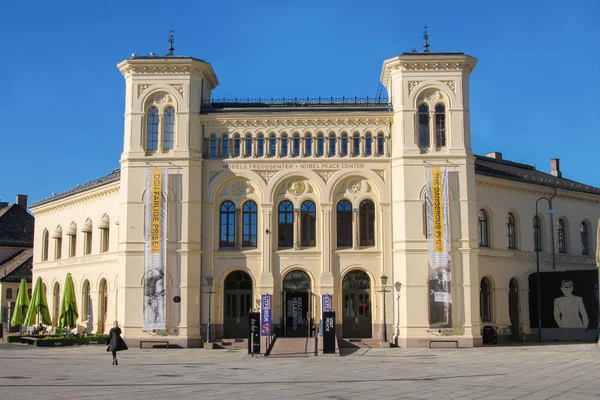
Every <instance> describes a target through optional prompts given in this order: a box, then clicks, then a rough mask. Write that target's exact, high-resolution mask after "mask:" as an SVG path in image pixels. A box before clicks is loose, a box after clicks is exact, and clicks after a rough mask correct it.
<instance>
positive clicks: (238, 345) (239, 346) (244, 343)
mask: <svg viewBox="0 0 600 400" xmlns="http://www.w3.org/2000/svg"><path fill="white" fill-rule="evenodd" d="M215 344H216V345H217V346H219V347H221V348H223V349H226V350H245V349H248V339H221V340H218V341H216V342H215Z"/></svg>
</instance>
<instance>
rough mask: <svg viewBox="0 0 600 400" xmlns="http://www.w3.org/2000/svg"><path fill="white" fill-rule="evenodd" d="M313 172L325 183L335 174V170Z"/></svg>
mask: <svg viewBox="0 0 600 400" xmlns="http://www.w3.org/2000/svg"><path fill="white" fill-rule="evenodd" d="M315 172H316V174H317V175H319V176H320V177H321V178H322V179H323V180H324V181H325V183H327V182H328V181H329V179H330V178H331V176H332V175H333V174H335V173H336V171H335V170H331V169H317V170H315Z"/></svg>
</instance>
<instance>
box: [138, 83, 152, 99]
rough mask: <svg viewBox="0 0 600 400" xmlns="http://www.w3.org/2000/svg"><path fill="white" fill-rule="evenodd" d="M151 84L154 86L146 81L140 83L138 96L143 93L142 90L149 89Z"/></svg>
mask: <svg viewBox="0 0 600 400" xmlns="http://www.w3.org/2000/svg"><path fill="white" fill-rule="evenodd" d="M150 86H152V85H147V84H145V83H144V84H141V85H138V97H140V95H141V94H142V92H143V91H144V90H146V89H148V88H149V87H150Z"/></svg>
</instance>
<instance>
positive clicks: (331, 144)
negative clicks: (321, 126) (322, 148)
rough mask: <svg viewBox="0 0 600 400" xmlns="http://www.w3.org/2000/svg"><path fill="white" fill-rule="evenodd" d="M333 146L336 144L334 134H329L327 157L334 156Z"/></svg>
mask: <svg viewBox="0 0 600 400" xmlns="http://www.w3.org/2000/svg"><path fill="white" fill-rule="evenodd" d="M335 144H336V140H335V133H330V134H329V155H330V156H334V155H335Z"/></svg>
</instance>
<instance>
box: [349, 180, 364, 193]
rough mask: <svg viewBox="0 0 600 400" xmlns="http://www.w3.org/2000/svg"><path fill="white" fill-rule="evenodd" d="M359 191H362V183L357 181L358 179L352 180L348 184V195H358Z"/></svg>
mask: <svg viewBox="0 0 600 400" xmlns="http://www.w3.org/2000/svg"><path fill="white" fill-rule="evenodd" d="M361 190H362V182H361V181H359V180H358V179H353V180H351V181H350V182H348V191H349V192H350V193H353V194H356V193H360V191H361Z"/></svg>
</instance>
